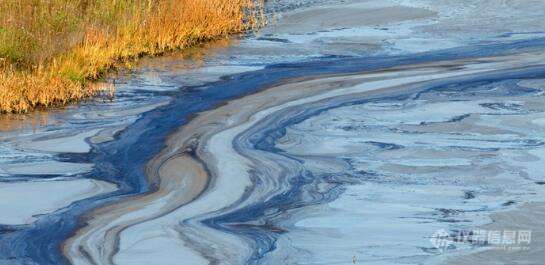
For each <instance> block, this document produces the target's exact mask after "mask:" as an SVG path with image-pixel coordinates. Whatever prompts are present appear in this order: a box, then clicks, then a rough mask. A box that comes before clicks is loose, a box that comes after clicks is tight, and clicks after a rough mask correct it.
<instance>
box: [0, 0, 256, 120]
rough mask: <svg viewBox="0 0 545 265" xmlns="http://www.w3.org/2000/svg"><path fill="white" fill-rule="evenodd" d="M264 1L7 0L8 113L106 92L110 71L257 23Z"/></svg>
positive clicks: (0, 46) (3, 40)
mask: <svg viewBox="0 0 545 265" xmlns="http://www.w3.org/2000/svg"><path fill="white" fill-rule="evenodd" d="M262 17H263V15H262V13H261V8H260V5H259V4H256V0H0V71H1V72H0V112H4V113H5V112H14V113H21V112H26V111H29V110H32V109H34V108H36V107H48V106H56V105H64V104H67V103H69V102H71V101H77V100H80V99H83V98H86V97H89V96H92V95H95V94H96V93H98V92H99V91H100V87H99V86H96V85H93V83H92V82H90V81H95V80H97V79H99V78H101V77H102V76H103V74H104V73H106V72H107V71H108V70H111V69H113V68H116V67H119V66H122V65H123V64H124V63H126V62H130V61H132V60H135V59H137V58H139V57H141V56H144V55H151V56H154V55H160V54H162V53H164V52H168V51H172V50H177V49H183V48H186V47H190V46H193V45H195V44H198V43H201V42H205V41H209V40H213V39H217V38H223V37H226V36H227V35H229V34H232V33H239V32H243V31H245V30H248V29H250V28H251V27H254V26H256V25H257V23H258V22H259V21H261V19H262Z"/></svg>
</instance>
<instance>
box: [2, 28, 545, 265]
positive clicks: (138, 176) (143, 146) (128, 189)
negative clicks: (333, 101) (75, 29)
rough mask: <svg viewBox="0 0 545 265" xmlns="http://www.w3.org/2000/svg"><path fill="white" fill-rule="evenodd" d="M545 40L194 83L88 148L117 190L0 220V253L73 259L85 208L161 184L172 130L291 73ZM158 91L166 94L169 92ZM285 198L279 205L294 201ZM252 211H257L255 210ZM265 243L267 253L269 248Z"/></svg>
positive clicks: (530, 44)
mask: <svg viewBox="0 0 545 265" xmlns="http://www.w3.org/2000/svg"><path fill="white" fill-rule="evenodd" d="M544 46H545V38H541V39H534V40H530V41H517V42H510V43H497V44H488V45H476V46H472V47H463V48H457V49H449V50H444V51H438V52H427V53H421V54H415V55H406V56H393V57H385V56H383V57H369V58H341V59H339V58H325V59H322V60H316V61H309V62H302V63H292V64H276V65H271V66H269V67H267V68H265V69H263V70H259V71H254V72H249V73H244V74H238V75H233V76H230V77H228V78H226V79H224V80H221V81H219V82H215V83H211V84H208V85H206V86H202V87H196V88H195V89H191V90H187V91H180V92H177V93H167V94H168V95H170V96H172V97H173V100H172V102H171V103H170V104H168V105H166V106H163V107H160V108H158V109H155V110H152V111H149V112H147V113H145V114H143V115H142V117H141V118H140V119H138V120H137V121H136V122H135V123H134V124H132V125H131V126H129V127H128V128H126V129H125V130H124V131H123V132H121V133H119V134H118V135H117V136H116V139H115V140H114V141H111V142H108V143H103V144H98V145H94V146H93V148H92V151H91V153H90V154H89V158H88V159H89V162H91V163H94V164H95V165H96V166H95V168H94V170H93V171H92V172H91V173H89V174H87V175H86V177H88V178H97V179H101V180H107V181H111V182H114V183H116V184H118V185H119V186H120V190H119V191H117V192H114V193H111V194H107V195H100V196H96V197H93V198H89V199H85V200H81V201H78V202H75V203H73V204H72V205H71V206H69V207H67V208H66V209H64V210H62V211H58V212H56V213H53V214H50V215H46V216H43V217H42V218H40V219H39V220H38V221H37V222H36V223H34V224H31V225H22V226H4V227H0V232H1V233H0V259H3V260H9V262H10V263H11V264H33V263H34V264H43V265H46V264H51V265H59V264H68V261H67V260H66V258H64V257H63V255H62V253H61V250H60V246H61V244H62V242H63V241H64V240H65V239H66V238H68V237H69V236H70V235H72V233H73V232H74V231H75V230H77V229H78V228H79V227H82V226H83V225H84V223H82V217H84V216H85V213H87V212H89V211H91V210H93V209H96V208H97V207H100V206H103V205H106V204H108V203H113V202H115V201H116V200H119V199H120V198H125V197H128V196H132V195H136V194H143V193H147V192H153V191H154V190H156V188H157V187H156V184H155V183H148V181H147V179H146V176H145V174H144V167H145V164H146V162H148V161H149V160H150V159H151V158H152V157H154V156H155V155H156V154H158V153H159V152H160V150H162V149H163V148H164V147H165V144H164V143H165V139H166V138H167V137H168V135H169V134H170V133H171V132H173V131H174V130H176V129H177V128H179V127H180V126H182V125H184V124H186V123H187V121H188V120H190V119H191V117H192V115H194V114H196V113H198V112H202V111H205V110H209V109H212V108H214V107H216V106H217V105H218V104H221V103H222V102H225V101H227V100H231V99H234V98H237V97H242V96H244V95H247V94H250V93H255V92H257V91H260V90H262V89H266V88H268V87H271V86H273V85H275V84H280V83H282V82H285V81H286V80H289V79H291V78H299V77H312V76H319V75H326V74H341V73H343V74H347V73H357V72H362V71H369V70H378V69H384V68H388V67H393V66H402V65H408V64H414V63H424V62H431V61H440V60H452V59H461V58H471V57H482V56H494V55H500V54H509V53H516V52H519V51H521V50H526V49H531V48H542V47H544ZM156 94H157V95H158V96H159V95H165V93H156ZM67 156H69V155H67ZM312 178H313V176H308V175H307V176H305V177H303V178H301V181H302V182H301V183H297V182H294V183H292V184H293V186H294V187H297V186H300V185H303V184H304V183H305V180H307V181H308V179H312ZM294 192H295V191H294ZM285 196H286V199H285V200H288V201H289V199H288V198H289V197H293V194H286V195H285ZM21 199H24V198H21ZM281 200H283V199H282V198H278V199H277V201H276V202H275V203H279V202H281ZM288 201H285V202H284V203H281V204H290V203H292V202H289V203H288ZM264 207H265V208H266V207H271V206H269V205H262V206H260V207H255V209H253V210H250V211H247V212H244V214H245V215H246V217H244V218H243V217H242V216H239V217H240V218H243V219H249V218H255V217H257V216H259V215H260V213H261V212H262V211H261V210H258V209H259V208H264ZM253 211H255V213H252V212H253ZM235 220H237V218H234V217H231V216H223V217H221V218H219V219H217V220H215V221H214V222H215V223H222V222H233V221H235ZM219 227H222V226H219ZM252 233H253V232H252ZM255 235H256V236H257V234H255ZM271 248H272V247H269V248H268V250H269V251H270V249H271ZM264 250H265V252H266V251H267V248H265V249H264ZM265 252H263V253H265ZM263 253H261V254H263Z"/></svg>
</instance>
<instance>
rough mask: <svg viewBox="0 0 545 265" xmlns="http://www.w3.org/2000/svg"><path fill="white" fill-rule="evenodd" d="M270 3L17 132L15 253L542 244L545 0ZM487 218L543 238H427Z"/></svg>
mask: <svg viewBox="0 0 545 265" xmlns="http://www.w3.org/2000/svg"><path fill="white" fill-rule="evenodd" d="M269 5H271V6H268V8H271V9H273V10H276V11H277V12H280V14H282V15H284V17H283V18H281V19H279V22H278V24H277V25H275V26H270V27H267V28H265V29H264V30H263V33H262V35H259V36H253V37H248V38H247V39H244V40H242V41H241V43H239V44H233V45H232V46H228V47H227V48H220V49H219V51H217V54H212V55H210V54H209V55H206V56H205V60H204V62H201V63H202V64H204V66H202V68H199V67H197V68H196V69H186V68H184V67H181V66H180V65H184V64H185V63H187V60H186V59H179V58H174V59H172V58H170V59H168V60H166V61H165V62H162V63H157V64H154V63H151V64H150V65H148V66H145V67H143V70H141V72H140V73H135V74H134V73H133V74H127V76H125V77H122V78H120V80H124V81H125V83H122V84H121V89H119V90H118V91H117V92H116V99H114V100H113V101H110V102H100V100H97V101H93V102H88V103H85V104H82V105H81V106H78V107H74V108H72V109H68V110H66V112H59V113H57V112H55V111H52V112H53V114H51V115H52V117H53V118H52V119H53V121H52V122H51V124H49V125H47V126H43V127H39V128H38V129H34V130H32V131H29V130H26V131H24V132H25V133H17V132H15V133H14V132H3V133H2V138H0V139H2V144H1V145H0V150H2V156H0V161H1V162H2V164H0V165H1V167H0V199H3V202H1V203H0V209H1V210H2V211H3V212H5V213H4V216H3V217H0V223H1V224H2V225H1V226H0V264H40V265H41V264H44V265H45V264H100V265H102V264H130V265H134V264H146V265H150V264H160V265H169V264H191V265H192V264H437V263H452V264H518V263H519V262H522V261H524V262H526V263H524V264H539V263H540V260H543V254H542V253H543V250H544V249H543V248H544V247H543V246H544V244H542V243H543V242H545V237H544V236H543V235H542V234H543V233H541V231H544V230H543V227H544V226H543V222H544V221H543V220H545V218H543V216H541V215H543V214H541V213H542V212H543V209H544V208H545V206H544V204H543V202H544V199H543V198H544V195H545V186H544V184H545V169H543V166H542V165H543V161H544V159H545V63H544V62H545V49H544V48H545V38H543V37H542V33H541V32H539V30H537V29H539V28H540V27H541V26H542V24H541V23H542V22H537V20H538V19H539V18H540V17H541V15H540V11H539V10H543V9H539V8H538V7H536V5H537V6H540V5H543V4H540V3H535V2H533V1H512V2H510V1H502V3H501V4H497V3H494V1H467V3H465V2H464V3H452V2H451V1H431V2H430V1H424V0H422V1H393V0H392V1H302V2H300V1H279V3H273V4H271V3H269ZM515 7H516V8H515ZM475 9H481V10H482V12H480V13H478V12H477V13H476V11H475ZM520 10H523V11H524V15H521V13H520V12H522V11H520ZM519 11H520V12H519ZM362 14H364V15H366V16H363V15H362ZM340 15H342V16H340ZM362 16H363V17H362ZM506 18H510V19H511V20H510V21H511V23H508V24H504V23H503V22H502V21H504V20H505V19H506ZM319 20H323V21H327V22H324V23H322V24H320V23H318V24H317V21H319ZM317 25H318V26H317ZM475 25H480V28H478V29H475V28H474V27H472V26H475ZM523 28H524V29H526V30H527V31H525V32H520V31H521V29H523ZM536 28H537V29H536ZM534 29H535V30H534ZM502 30H507V31H508V32H503V31H502ZM285 54H289V55H290V58H285V57H286V56H285ZM225 61H231V62H232V63H231V64H227V65H225V64H226V63H225ZM178 67H179V68H178ZM153 69H155V70H153ZM152 71H155V72H153V73H155V74H156V75H157V76H159V77H157V76H155V75H153V74H147V73H149V72H152ZM150 83H151V84H152V85H150ZM490 223H492V225H491V224H490ZM477 228H491V229H497V230H516V229H525V230H532V231H533V232H534V234H533V235H534V238H533V241H532V243H531V245H530V246H529V247H530V248H529V250H527V251H523V252H505V251H502V250H494V249H490V248H488V246H486V245H484V246H483V245H474V244H472V243H471V242H463V241H460V242H451V243H452V244H450V245H449V248H448V249H440V248H438V247H437V246H435V245H433V244H432V243H431V242H430V237H431V236H432V235H433V234H434V233H435V232H436V231H442V230H445V231H448V232H455V231H462V230H467V231H471V230H474V229H477Z"/></svg>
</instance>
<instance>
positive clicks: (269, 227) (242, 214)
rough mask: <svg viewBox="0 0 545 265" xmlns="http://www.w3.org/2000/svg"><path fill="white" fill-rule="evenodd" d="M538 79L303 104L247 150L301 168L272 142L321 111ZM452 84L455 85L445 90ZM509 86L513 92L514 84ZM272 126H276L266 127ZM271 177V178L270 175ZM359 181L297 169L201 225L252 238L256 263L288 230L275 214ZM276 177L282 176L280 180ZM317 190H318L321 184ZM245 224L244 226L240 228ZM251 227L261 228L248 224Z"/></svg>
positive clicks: (509, 73) (468, 82) (476, 79)
mask: <svg viewBox="0 0 545 265" xmlns="http://www.w3.org/2000/svg"><path fill="white" fill-rule="evenodd" d="M543 77H545V66H538V67H528V68H522V69H516V70H505V71H497V72H494V73H485V74H479V75H472V76H468V77H460V78H456V79H449V80H440V81H431V82H427V83H424V84H419V85H418V87H417V88H415V89H411V90H409V91H407V90H405V91H402V92H394V93H392V94H389V95H380V96H373V97H368V98H364V99H354V98H353V96H349V97H344V99H329V100H324V101H322V102H318V103H311V104H304V105H302V106H297V107H294V110H292V113H297V115H294V116H291V117H290V116H287V115H284V114H280V115H278V116H280V117H281V118H280V119H279V120H274V122H270V123H267V125H270V126H269V127H265V128H266V129H264V130H261V131H256V132H252V135H250V136H248V138H249V139H250V142H251V144H252V146H250V147H248V148H251V149H256V150H261V151H265V152H270V153H275V154H277V155H281V156H284V157H285V158H287V159H290V160H294V161H295V162H297V163H299V164H301V168H303V165H302V163H301V162H299V161H297V158H294V157H291V156H290V155H289V154H287V153H285V152H283V151H282V150H279V149H278V148H276V147H275V145H276V142H277V141H278V140H279V139H280V138H282V137H284V136H285V135H286V129H287V128H288V127H290V126H293V125H296V124H299V123H301V122H303V121H305V120H307V119H309V118H311V117H315V116H318V115H320V114H322V113H324V112H326V111H329V110H332V109H335V108H340V107H345V106H350V105H360V104H365V103H368V102H371V101H380V100H385V99H388V100H405V99H407V98H411V96H414V95H415V94H421V93H428V92H432V91H442V90H444V88H445V87H446V86H447V87H452V89H455V90H457V91H458V92H466V91H468V90H469V91H471V90H472V89H473V90H476V88H477V87H481V88H482V87H483V86H484V87H486V85H492V84H497V83H498V82H508V83H516V82H509V81H514V80H520V79H531V78H543ZM453 84H454V85H455V86H451V85H453ZM513 87H514V88H516V86H513ZM506 92H507V93H506V96H508V95H510V94H513V93H516V94H517V95H523V94H526V95H528V94H529V93H532V92H536V90H533V89H526V90H518V91H516V92H515V91H506ZM339 98H342V97H339ZM273 119H274V118H273ZM273 125H274V126H276V127H272V126H273ZM236 142H238V141H236ZM542 144H543V143H542V142H536V143H529V144H528V145H529V146H531V145H542ZM381 145H382V146H383V147H384V148H391V146H389V145H387V144H384V143H382V144H381ZM397 148H399V147H397ZM272 177H275V178H276V176H272ZM360 177H361V176H348V177H346V176H344V177H343V179H339V176H331V175H323V176H314V175H312V173H311V172H308V171H305V170H302V171H301V172H300V174H299V175H293V176H288V178H289V180H290V188H289V190H288V191H286V192H283V193H281V194H278V195H276V196H274V197H272V198H271V199H269V200H266V201H263V202H256V203H253V204H251V205H249V206H246V207H244V208H241V209H237V210H236V211H232V212H229V213H227V214H223V215H220V216H217V217H214V218H210V219H207V220H205V221H204V223H205V224H207V225H208V226H210V227H213V228H215V229H218V230H222V231H226V232H229V233H232V234H237V235H242V236H245V237H246V238H248V239H250V240H253V242H254V248H253V249H254V253H253V256H252V257H251V258H250V260H249V261H248V264H260V261H261V260H262V258H263V257H264V256H265V255H267V254H268V253H270V252H272V251H274V250H275V249H276V245H275V244H276V240H277V238H278V237H279V236H280V235H281V234H283V233H285V232H286V231H287V229H288V228H283V227H281V226H280V225H279V224H277V223H278V222H279V221H281V220H279V218H278V213H279V212H287V211H288V210H294V209H298V208H301V207H306V206H310V205H316V204H323V203H328V202H331V201H333V200H335V199H336V198H338V196H339V195H340V193H341V192H342V191H343V188H344V186H346V185H350V184H352V183H357V182H358V180H359V178H360ZM282 178H284V176H283V177H282ZM317 183H328V184H330V185H332V186H333V188H331V189H330V190H329V191H327V192H323V191H319V189H318V188H317V187H318V185H317ZM255 185H258V184H255ZM321 187H322V189H323V186H321ZM250 192H251V191H250ZM308 193H310V194H315V195H316V196H315V197H313V198H311V199H309V198H308V196H306V197H305V198H304V197H303V196H305V195H306V194H308ZM256 221H259V222H256ZM245 223H247V224H248V225H243V224H245ZM255 223H259V224H265V225H259V226H256V225H251V224H255Z"/></svg>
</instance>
